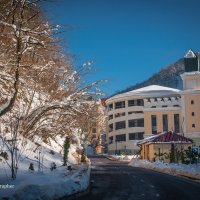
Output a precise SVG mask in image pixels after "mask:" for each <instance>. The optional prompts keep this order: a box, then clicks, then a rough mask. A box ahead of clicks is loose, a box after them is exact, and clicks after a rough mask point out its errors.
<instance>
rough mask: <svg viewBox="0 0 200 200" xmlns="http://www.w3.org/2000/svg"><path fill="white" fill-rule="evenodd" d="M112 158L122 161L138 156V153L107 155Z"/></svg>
mask: <svg viewBox="0 0 200 200" xmlns="http://www.w3.org/2000/svg"><path fill="white" fill-rule="evenodd" d="M105 156H107V157H108V158H109V159H110V160H120V161H131V159H133V158H137V157H138V155H109V156H108V155H105Z"/></svg>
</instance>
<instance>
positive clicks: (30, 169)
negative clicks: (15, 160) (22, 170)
mask: <svg viewBox="0 0 200 200" xmlns="http://www.w3.org/2000/svg"><path fill="white" fill-rule="evenodd" d="M28 169H29V171H30V172H33V171H34V166H33V163H30V165H29V168H28Z"/></svg>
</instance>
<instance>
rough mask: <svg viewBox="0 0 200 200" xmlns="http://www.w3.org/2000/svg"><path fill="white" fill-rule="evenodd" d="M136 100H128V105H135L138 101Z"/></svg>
mask: <svg viewBox="0 0 200 200" xmlns="http://www.w3.org/2000/svg"><path fill="white" fill-rule="evenodd" d="M135 101H136V100H128V106H129V107H130V106H135V105H136V103H135Z"/></svg>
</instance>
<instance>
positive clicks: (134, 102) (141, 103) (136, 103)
mask: <svg viewBox="0 0 200 200" xmlns="http://www.w3.org/2000/svg"><path fill="white" fill-rule="evenodd" d="M128 106H129V107H130V106H144V101H143V99H132V100H128Z"/></svg>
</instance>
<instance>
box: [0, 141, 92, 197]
mask: <svg viewBox="0 0 200 200" xmlns="http://www.w3.org/2000/svg"><path fill="white" fill-rule="evenodd" d="M21 139H22V138H21ZM63 142H64V139H63V138H56V141H54V140H51V141H50V143H48V144H46V143H44V142H42V141H41V140H39V139H38V140H37V143H35V142H32V141H30V140H28V139H26V143H27V144H26V146H25V149H24V150H23V151H22V154H21V157H20V160H19V163H18V173H17V178H16V179H15V180H12V179H11V178H10V177H11V171H10V168H9V167H8V165H7V164H6V162H5V161H1V162H0V199H1V198H3V197H7V198H9V200H34V199H43V200H51V199H56V198H61V197H63V196H67V195H71V194H74V193H77V192H81V191H83V190H85V189H87V187H88V185H89V179H90V163H88V164H82V163H81V164H79V163H80V156H78V154H77V148H80V146H79V144H71V145H70V149H69V155H68V165H71V166H72V170H67V167H66V166H63V156H62V154H61V152H62V145H63ZM38 144H40V145H39V146H38ZM0 146H1V149H2V150H4V151H7V149H6V146H5V145H3V143H2V140H0ZM19 147H20V144H19ZM39 149H40V157H41V166H40V169H39V168H38V166H39V160H38V156H39ZM7 152H8V151H7ZM8 155H9V152H8ZM8 162H9V163H10V155H9V160H8ZM53 162H54V163H55V164H56V169H54V170H53V171H51V170H50V167H51V164H52V163H53ZM30 163H33V166H34V171H30V170H29V166H30Z"/></svg>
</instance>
